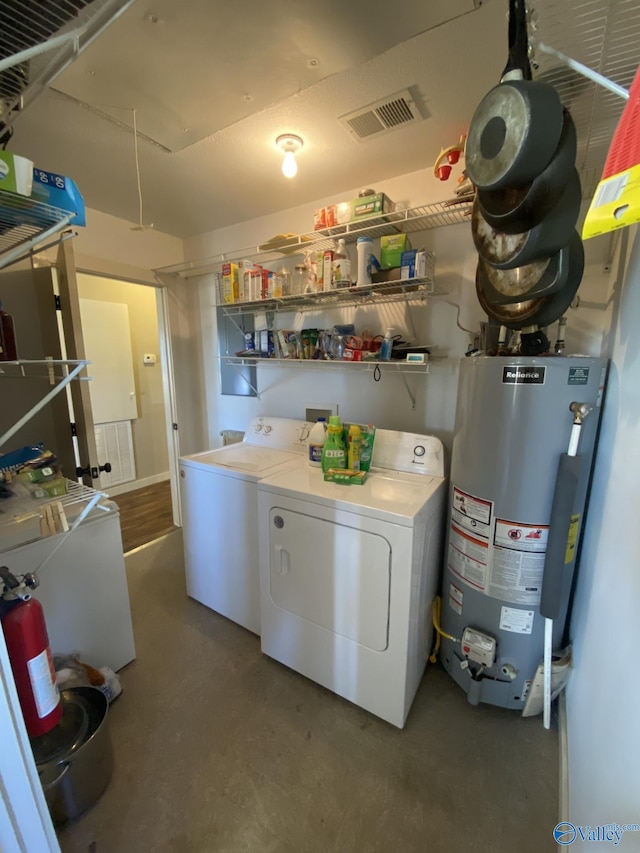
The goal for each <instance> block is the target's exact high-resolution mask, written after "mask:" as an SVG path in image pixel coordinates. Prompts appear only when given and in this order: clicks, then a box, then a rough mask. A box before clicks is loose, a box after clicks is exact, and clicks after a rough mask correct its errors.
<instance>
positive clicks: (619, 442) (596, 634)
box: [567, 228, 640, 850]
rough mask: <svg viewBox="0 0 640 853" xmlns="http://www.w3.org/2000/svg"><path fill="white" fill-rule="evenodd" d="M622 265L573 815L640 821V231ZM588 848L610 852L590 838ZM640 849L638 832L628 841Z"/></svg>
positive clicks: (591, 561) (587, 564)
mask: <svg viewBox="0 0 640 853" xmlns="http://www.w3.org/2000/svg"><path fill="white" fill-rule="evenodd" d="M619 237H621V238H622V239H621V240H620V242H621V246H620V251H619V254H618V258H617V261H616V264H615V269H614V274H615V287H614V323H613V326H612V335H611V350H610V352H611V369H610V375H609V385H608V390H607V395H606V401H605V406H604V412H603V418H602V432H601V436H600V442H599V449H598V454H597V459H596V466H595V474H594V480H593V488H592V493H591V501H590V505H589V514H588V524H587V526H586V532H585V539H584V544H583V550H582V558H581V565H580V577H579V582H578V587H577V595H576V603H575V609H574V616H573V622H572V632H573V641H574V655H575V664H574V667H575V668H574V672H573V675H572V678H571V681H570V682H569V688H568V691H567V715H568V716H567V720H568V735H569V797H570V810H569V815H568V817H569V819H570V820H571V821H572V822H573V823H575V824H589V825H591V826H595V825H596V824H602V823H612V822H615V823H619V824H623V823H640V810H639V803H640V769H639V768H640V733H639V732H640V729H639V727H638V711H639V709H640V680H639V679H638V676H637V672H636V667H635V663H636V660H637V652H638V648H639V647H640V617H639V614H640V571H639V568H640V524H639V523H638V508H639V507H640V432H639V426H638V425H639V424H640V381H639V380H640V350H639V349H638V324H639V323H640V233H639V232H638V230H637V228H636V229H634V230H633V231H629V230H627V231H625V232H622V233H621V234H620V235H619ZM588 846H589V848H590V849H593V850H602V849H607V850H608V849H611V846H610V845H608V844H606V843H605V844H602V845H597V844H589V845H588ZM620 848H621V849H623V850H640V833H630V834H629V835H627V836H626V838H625V839H624V841H623V843H622V844H621V845H620Z"/></svg>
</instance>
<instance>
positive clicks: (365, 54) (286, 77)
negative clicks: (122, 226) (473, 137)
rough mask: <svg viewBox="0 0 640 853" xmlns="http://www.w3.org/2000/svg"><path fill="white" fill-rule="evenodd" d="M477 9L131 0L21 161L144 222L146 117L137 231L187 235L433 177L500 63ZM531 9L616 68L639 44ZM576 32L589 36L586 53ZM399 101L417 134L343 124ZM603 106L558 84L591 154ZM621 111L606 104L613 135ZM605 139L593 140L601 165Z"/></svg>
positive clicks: (43, 105)
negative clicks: (293, 149)
mask: <svg viewBox="0 0 640 853" xmlns="http://www.w3.org/2000/svg"><path fill="white" fill-rule="evenodd" d="M223 5H224V10H222V11H221V9H220V7H222V6H223ZM474 5H475V4H474V2H473V1H472V0H431V2H429V3H425V2H423V3H421V4H417V3H415V2H414V0H396V2H395V3H394V4H389V3H375V4H374V3H373V2H371V0H369V2H366V0H357V2H356V0H352V2H351V3H350V4H344V3H341V4H338V3H336V2H334V0H330V2H329V0H325V2H323V3H322V4H318V3H313V2H312V0H298V2H296V3H295V4H294V3H293V2H292V0H265V2H263V3H262V4H259V3H252V4H246V3H245V4H243V3H242V2H240V3H235V4H232V3H230V4H220V3H216V4H213V3H210V2H207V0H183V2H181V3H176V2H175V0H155V2H154V0H137V2H136V3H134V4H133V6H132V7H131V8H130V9H129V10H128V11H127V12H126V13H125V14H124V15H123V16H122V18H121V19H120V20H118V21H116V22H115V24H113V26H112V27H111V28H110V29H109V30H108V31H107V32H106V33H105V34H103V35H102V36H101V37H100V38H99V39H98V40H97V41H96V42H95V43H94V44H93V45H92V46H91V47H90V48H88V49H87V51H86V52H85V53H84V54H83V55H82V56H81V57H80V58H79V59H78V60H77V61H76V63H74V65H73V66H72V67H71V68H70V69H68V70H67V71H66V72H64V73H63V74H62V75H61V76H60V77H58V78H57V79H56V81H55V82H54V86H55V89H53V90H50V91H48V92H47V93H46V94H44V95H43V96H42V97H41V98H40V99H39V100H38V101H36V102H35V103H34V104H33V105H32V106H31V107H30V109H29V110H28V111H27V112H26V113H25V114H24V115H23V116H21V118H20V119H19V120H18V121H17V123H16V126H15V137H14V141H13V142H12V150H13V151H15V152H16V153H21V154H24V155H26V156H28V157H30V158H31V159H33V160H34V161H35V162H36V163H37V164H38V165H39V166H42V167H43V168H46V169H49V170H50V171H55V172H61V173H63V174H66V175H69V176H71V177H72V178H74V179H75V180H76V182H77V183H78V185H79V187H80V189H81V191H82V193H83V195H84V197H85V201H86V203H87V205H88V206H90V207H92V208H96V209H98V210H102V211H105V212H107V213H110V214H113V215H115V216H119V217H122V218H124V219H129V220H136V219H137V217H138V197H137V189H136V178H135V160H134V147H133V134H132V132H131V129H130V128H131V124H132V113H131V110H132V108H134V107H135V109H136V115H137V119H138V127H139V131H140V133H141V136H140V144H139V154H140V167H141V177H142V188H143V193H144V202H145V212H144V222H145V223H149V222H153V223H154V225H155V228H156V229H158V230H161V231H165V232H167V233H170V234H174V235H176V236H178V237H187V236H191V235H193V234H197V233H200V232H203V231H208V230H211V229H214V228H217V227H221V226H224V225H230V224H233V223H235V222H240V221H243V220H246V219H249V218H252V217H255V216H260V215H263V214H267V213H271V212H274V211H277V210H281V209H283V208H287V207H292V206H294V205H297V204H302V203H304V202H308V201H311V200H313V199H316V198H321V197H325V196H329V195H333V194H339V193H340V192H341V191H343V190H344V188H345V187H352V186H357V185H363V186H364V185H366V186H371V185H373V186H375V183H376V181H380V180H383V179H386V178H390V177H393V176H395V175H399V174H405V173H408V172H412V171H416V170H419V169H422V168H425V169H429V168H430V167H431V165H432V164H433V161H434V160H435V157H436V155H437V154H438V151H439V150H440V148H441V147H443V146H445V145H449V144H452V143H453V142H454V141H457V139H458V137H459V136H460V134H461V133H462V132H463V131H464V130H465V129H466V128H467V126H468V123H469V120H470V118H471V115H472V114H473V110H474V108H475V106H476V104H477V103H478V101H479V100H480V98H481V97H482V95H483V94H484V93H485V92H486V91H487V89H489V88H490V87H491V86H493V85H495V83H497V81H498V79H499V76H500V72H501V70H502V68H503V67H504V64H505V60H506V9H507V6H508V4H507V0H486V2H485V3H484V5H482V6H481V8H479V9H477V10H475V11H474ZM535 6H536V9H537V12H538V18H539V21H540V35H541V37H543V38H544V40H545V41H547V42H549V43H551V44H553V46H555V47H557V48H559V49H566V50H569V49H571V50H572V51H573V53H574V55H577V58H583V61H585V59H586V60H589V61H590V62H591V63H592V64H593V63H596V64H597V62H601V63H602V65H603V67H605V68H606V69H607V70H609V67H612V65H611V61H610V56H608V54H607V53H606V50H603V49H602V46H603V45H606V44H609V43H611V41H612V31H611V28H612V26H613V24H615V27H617V30H616V32H618V30H619V31H621V32H622V31H624V32H627V33H628V32H629V28H630V26H631V25H632V24H634V25H635V23H636V21H639V20H640V12H638V11H635V10H634V7H635V9H637V5H636V4H635V3H634V2H633V0H608V2H607V0H566V2H563V3H562V4H558V3H556V2H554V0H537V2H535ZM423 7H424V8H423ZM427 7H428V8H427ZM578 7H579V10H580V11H581V12H582V14H581V15H577V10H578ZM614 12H615V15H614V14H613V13H614ZM629 14H632V15H633V16H634V18H633V21H631V20H630V18H629ZM446 19H450V20H448V21H446ZM451 19H452V20H451ZM614 19H615V20H614ZM442 21H446V22H445V23H442ZM593 21H595V24H593V26H592V22H593ZM612 21H613V24H611V22H612ZM585 22H586V23H585ZM587 24H588V26H587ZM581 26H582V29H583V31H584V34H585V35H584V39H582V40H581V41H580V40H579V41H578V43H576V38H575V33H576V30H578V32H581V31H580V29H579V28H580V27H581ZM431 27H433V29H429V28H431ZM545 27H546V28H545ZM615 27H614V29H615ZM425 30H426V32H425ZM571 33H573V36H572V37H570V35H571ZM613 35H615V33H614V34H613ZM621 38H622V37H620V39H618V41H617V42H616V39H615V38H613V43H614V47H615V45H616V44H618V49H619V52H620V55H621V56H624V62H623V61H622V60H621V61H620V62H619V63H618V64H617V65H615V68H613V71H615V73H616V75H617V76H616V79H617V82H621V83H623V84H624V85H629V83H630V73H631V75H632V74H633V71H635V68H636V67H637V64H638V59H639V55H640V46H639V42H638V40H637V39H636V40H635V42H633V41H632V42H630V44H627V42H625V41H624V39H622V40H621ZM598 45H600V50H599V52H598V49H597V48H598ZM634 45H635V46H634ZM623 47H624V51H626V52H624V53H623ZM581 51H582V52H583V53H585V51H586V55H585V56H584V57H583V56H580V55H579V54H580V52H581ZM312 60H317V61H318V64H317V65H315V64H314V63H313V62H312ZM607 62H608V63H609V64H608V66H607ZM625 63H626V64H625ZM556 67H557V63H550V62H549V61H548V60H546V59H545V60H541V69H540V71H541V73H544V74H546V75H548V74H552V75H553V73H554V68H556ZM629 69H632V70H631V72H629ZM623 78H625V79H623ZM565 82H566V81H565ZM404 88H409V89H410V90H411V93H412V94H413V95H414V97H415V98H416V100H417V102H418V104H419V106H420V107H421V108H422V109H423V110H424V114H425V115H426V116H427V118H426V119H425V120H424V121H422V122H419V123H417V124H415V125H412V126H408V127H406V128H401V129H398V130H397V131H394V132H392V133H388V134H385V135H383V136H381V137H380V138H369V139H368V140H365V141H362V142H358V141H356V140H355V139H354V138H353V137H352V136H350V135H349V134H348V133H347V131H346V130H345V128H344V127H343V126H342V125H341V124H340V122H339V121H338V118H339V117H340V116H342V115H344V114H345V113H348V112H351V111H352V110H355V109H357V108H359V107H364V106H366V105H368V104H370V103H371V102H373V101H376V100H378V99H379V98H382V97H384V96H386V95H391V94H393V93H395V92H397V91H398V90H400V89H404ZM594 92H595V87H594V86H593V84H586V85H583V84H581V83H579V81H578V82H576V78H575V75H574V76H573V77H572V78H571V80H569V81H568V83H567V82H566V85H565V94H566V95H567V97H568V96H569V95H572V94H573V101H574V103H573V104H571V107H572V112H574V110H575V112H576V113H577V114H579V115H580V117H581V118H580V122H579V129H580V132H581V137H582V141H583V151H588V150H589V145H588V142H589V139H590V136H589V134H590V133H591V130H592V128H593V126H594V124H597V119H598V115H599V110H600V118H602V115H603V113H602V109H603V105H602V104H601V103H599V102H597V101H596V100H595V96H594ZM247 96H249V97H250V100H247ZM607 103H609V102H607ZM605 106H606V104H605ZM620 108H621V104H617V103H616V102H615V101H614V102H612V105H611V107H610V109H609V112H607V114H606V120H607V127H606V133H608V134H610V132H611V122H612V121H613V123H614V126H615V120H616V118H617V115H618V114H619V110H620ZM594 119H596V121H595V122H594ZM600 124H601V125H602V121H601V122H600ZM284 132H292V133H297V134H299V135H300V136H302V137H303V139H304V141H305V144H304V148H303V150H302V151H301V153H300V155H299V156H298V162H299V173H298V176H297V177H296V178H295V179H294V180H291V181H290V180H287V179H286V178H284V177H283V176H282V174H281V172H280V162H281V155H280V153H279V152H278V149H277V148H276V146H275V138H276V136H278V134H280V133H284ZM603 133H604V131H603V128H602V127H600V129H599V134H600V136H599V137H598V139H600V137H603V140H604V141H603V142H602V145H604V146H605V151H606V133H604V136H603ZM602 145H601V147H602ZM593 152H594V148H593V146H591V154H592V155H593ZM581 156H582V155H581ZM598 157H599V158H600V160H601V158H602V154H601V153H599V154H598ZM592 159H593V156H592ZM600 160H598V162H600ZM594 162H595V161H594ZM452 190H453V185H452Z"/></svg>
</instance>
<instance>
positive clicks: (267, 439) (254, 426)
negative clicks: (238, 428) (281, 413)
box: [243, 416, 312, 453]
mask: <svg viewBox="0 0 640 853" xmlns="http://www.w3.org/2000/svg"><path fill="white" fill-rule="evenodd" d="M311 426H312V424H310V423H307V422H306V421H297V420H294V419H293V418H272V417H263V416H260V417H257V418H254V419H253V420H252V421H251V423H250V424H249V427H248V428H247V431H246V432H245V435H244V438H243V441H245V442H249V443H250V444H259V445H261V446H264V447H278V448H280V449H281V450H295V451H296V452H298V453H306V449H307V439H308V437H309V431H310V430H311Z"/></svg>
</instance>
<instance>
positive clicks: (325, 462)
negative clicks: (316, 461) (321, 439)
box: [322, 415, 347, 472]
mask: <svg viewBox="0 0 640 853" xmlns="http://www.w3.org/2000/svg"><path fill="white" fill-rule="evenodd" d="M346 467H347V453H346V451H345V448H344V442H343V440H342V424H341V423H340V418H339V417H338V416H337V415H331V417H330V418H329V426H328V427H327V440H326V442H325V445H324V447H323V448H322V470H323V471H325V472H326V471H328V470H329V468H346Z"/></svg>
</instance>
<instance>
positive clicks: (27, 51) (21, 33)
mask: <svg viewBox="0 0 640 853" xmlns="http://www.w3.org/2000/svg"><path fill="white" fill-rule="evenodd" d="M133 2H134V0H73V2H70V0H46V2H39V3H20V2H17V0H13V2H4V3H2V4H0V101H1V102H2V120H1V123H2V125H4V126H5V127H11V125H12V124H13V123H14V122H15V120H16V118H18V116H20V115H21V113H23V112H24V111H25V110H26V109H27V107H29V106H30V104H31V103H32V102H33V101H34V100H35V99H36V98H37V97H38V95H40V94H42V92H44V91H45V90H46V89H47V87H48V86H49V85H50V84H51V83H52V82H53V80H54V79H55V78H56V77H57V76H58V74H60V73H61V72H62V71H64V69H65V68H66V67H67V66H68V65H70V64H71V63H72V62H73V61H74V59H76V57H77V56H79V55H80V54H81V53H82V51H83V50H85V49H86V48H87V47H88V46H89V45H90V44H91V43H92V42H93V41H94V39H96V38H97V37H98V36H99V35H100V34H101V33H102V32H103V31H104V30H105V29H106V28H107V27H108V26H109V25H110V24H111V23H112V22H113V21H114V20H115V19H116V18H118V17H119V16H120V15H121V14H122V13H123V12H124V11H125V10H126V9H127V8H128V7H129V6H131V5H132V4H133Z"/></svg>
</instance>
